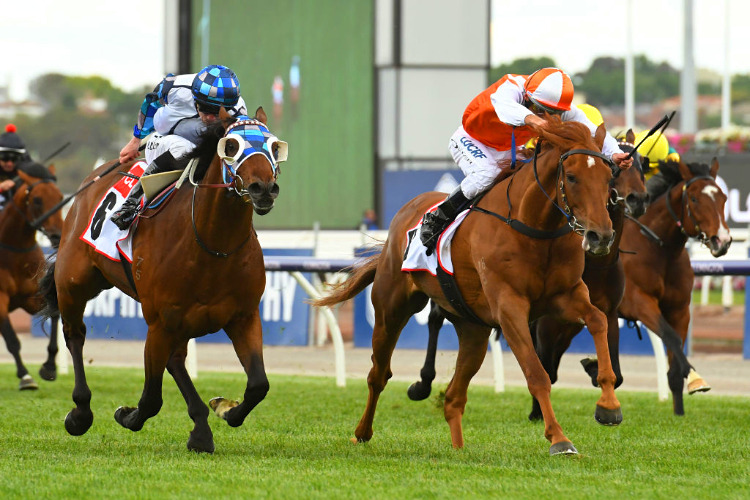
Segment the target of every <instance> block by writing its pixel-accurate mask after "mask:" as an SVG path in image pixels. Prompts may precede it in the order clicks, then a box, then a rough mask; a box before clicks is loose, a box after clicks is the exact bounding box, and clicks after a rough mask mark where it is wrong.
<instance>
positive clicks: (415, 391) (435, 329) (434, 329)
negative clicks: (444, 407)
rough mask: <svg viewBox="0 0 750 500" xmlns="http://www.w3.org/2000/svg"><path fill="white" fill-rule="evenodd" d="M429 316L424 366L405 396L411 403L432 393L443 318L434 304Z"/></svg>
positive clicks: (437, 306)
mask: <svg viewBox="0 0 750 500" xmlns="http://www.w3.org/2000/svg"><path fill="white" fill-rule="evenodd" d="M430 304H431V305H430V315H429V316H428V318H427V329H428V332H429V337H428V339H427V352H426V353H425V359H424V365H423V366H422V369H421V370H420V372H419V377H420V380H419V381H417V382H414V383H413V384H412V385H410V386H409V389H408V390H407V395H408V396H409V399H411V400H412V401H422V400H423V399H427V397H428V396H429V395H430V392H432V381H433V380H435V358H436V356H437V343H438V336H439V335H440V328H441V327H442V326H443V321H444V320H445V316H443V313H442V311H441V310H440V306H439V305H437V303H436V302H434V301H433V302H431V303H430Z"/></svg>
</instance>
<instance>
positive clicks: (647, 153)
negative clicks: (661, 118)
mask: <svg viewBox="0 0 750 500" xmlns="http://www.w3.org/2000/svg"><path fill="white" fill-rule="evenodd" d="M675 113H677V111H672V114H670V115H669V119H668V120H667V123H665V124H664V126H663V127H662V128H661V130H660V131H659V136H662V135H664V131H665V130H666V129H667V127H669V124H670V123H671V122H672V118H674V114H675ZM657 139H658V138H657ZM654 146H656V141H654V142H653V144H651V147H650V148H648V151H646V154H643V153H641V154H642V155H643V156H648V155H649V153H651V151H652V150H653V149H654Z"/></svg>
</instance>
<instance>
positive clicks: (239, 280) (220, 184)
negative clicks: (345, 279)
mask: <svg viewBox="0 0 750 500" xmlns="http://www.w3.org/2000/svg"><path fill="white" fill-rule="evenodd" d="M220 118H221V120H220V122H218V123H216V124H215V125H214V126H212V127H210V128H209V129H208V130H207V131H206V132H205V133H204V134H203V135H202V137H201V142H200V145H199V146H198V147H197V148H196V149H195V150H194V151H193V152H192V153H191V154H190V156H191V157H193V158H197V159H198V167H197V171H196V174H195V178H196V179H200V178H201V176H202V175H203V174H205V175H204V176H203V178H202V180H199V181H197V182H196V183H195V184H194V186H193V187H192V189H191V188H190V186H183V187H181V188H180V189H177V190H176V191H175V192H174V195H173V197H172V199H171V201H169V203H168V204H166V205H165V206H163V208H161V211H160V212H159V213H158V214H157V215H156V216H153V217H143V216H142V217H141V218H139V220H138V222H137V224H138V226H137V231H136V232H135V236H134V239H133V244H132V258H133V261H132V262H133V265H132V279H129V278H128V275H127V274H126V272H125V270H124V266H123V265H122V264H121V263H120V262H115V261H112V260H110V259H108V258H106V257H104V256H102V255H101V254H99V253H98V252H96V251H95V250H94V249H93V248H92V247H91V246H89V245H88V244H86V243H85V242H83V241H82V240H81V239H80V238H79V237H80V236H81V234H83V233H84V231H85V230H86V228H87V225H88V223H89V220H90V219H91V217H92V211H93V210H94V208H95V207H96V206H97V203H98V202H99V200H101V199H102V197H103V195H104V194H105V193H106V192H107V190H108V189H109V188H110V187H111V186H112V185H113V184H114V183H115V181H117V180H118V179H119V177H117V176H115V177H114V178H112V179H109V181H108V182H101V183H97V184H94V185H92V188H91V189H89V190H88V191H85V192H84V193H82V194H80V195H78V196H77V197H76V200H75V203H74V204H73V206H72V207H71V209H70V212H69V213H68V216H67V217H66V219H65V223H64V226H63V234H62V240H61V241H60V248H59V250H58V253H57V261H56V263H54V264H53V265H52V266H51V267H50V268H49V269H48V271H47V275H46V276H45V279H44V283H43V286H44V290H45V292H46V293H45V298H46V299H47V301H48V308H49V310H50V311H54V310H55V309H57V308H59V311H60V315H61V317H62V321H63V332H64V334H65V342H66V344H67V346H68V349H69V350H70V353H71V355H72V358H73V367H74V369H75V387H74V389H73V401H74V402H75V404H76V406H75V408H73V409H72V410H71V411H70V412H69V413H68V415H67V417H66V418H65V429H66V430H67V431H68V432H69V433H70V434H72V435H76V436H78V435H81V434H84V433H85V432H86V431H87V430H88V429H89V428H90V427H91V424H92V421H93V418H94V415H93V413H92V411H91V407H90V404H89V403H90V401H91V390H90V389H89V387H88V384H87V382H86V375H85V372H84V361H83V345H84V341H85V340H86V327H85V325H84V322H83V311H84V308H85V306H86V302H87V301H88V300H90V299H92V298H93V297H95V296H96V295H97V294H99V293H100V292H101V291H102V290H104V289H107V288H111V287H112V286H116V287H117V288H119V289H120V290H122V291H123V292H125V293H126V294H128V295H130V296H131V297H133V298H136V299H137V300H140V302H141V303H142V306H143V317H144V319H145V320H146V323H148V334H147V337H146V346H145V352H144V358H145V360H144V361H145V362H144V364H145V383H144V387H143V394H142V395H141V398H140V401H139V402H138V406H137V407H120V408H118V409H117V411H116V412H115V420H116V421H117V422H118V423H119V424H120V425H122V426H123V427H125V428H127V429H130V430H132V431H138V430H140V429H141V428H142V427H143V424H144V423H145V422H146V420H147V419H149V418H151V417H153V416H155V415H156V414H157V413H158V412H159V409H160V408H161V405H162V378H163V375H164V369H165V368H166V369H167V370H168V371H169V373H170V374H171V375H172V377H173V378H174V380H175V383H176V384H177V387H179V389H180V392H181V393H182V395H183V397H184V398H185V401H186V402H187V407H188V414H189V415H190V418H191V419H192V420H193V422H194V424H195V425H194V428H193V430H192V431H191V432H190V437H189V439H188V441H187V447H188V449H189V450H194V451H198V452H209V453H211V452H213V451H214V442H213V434H212V432H211V428H210V427H209V425H208V415H209V409H208V406H206V404H205V403H203V402H202V401H201V399H200V396H199V395H198V393H197V391H196V389H195V387H194V385H193V382H192V380H191V379H190V376H189V375H188V372H187V370H186V368H185V356H186V353H187V343H188V340H190V339H191V338H196V337H200V336H203V335H206V334H208V333H212V332H217V331H218V330H220V329H224V331H225V332H226V333H227V335H228V336H229V338H230V340H231V341H232V344H233V346H234V350H235V352H236V353H237V357H238V358H239V360H240V363H241V364H242V367H243V368H244V370H245V373H246V374H247V386H246V388H245V394H244V400H243V401H242V403H238V402H236V401H227V400H224V399H223V398H214V399H213V400H211V406H212V408H213V409H214V411H215V412H216V413H217V415H219V416H220V417H222V418H224V419H225V420H226V421H227V422H228V423H229V425H231V426H232V427H237V426H239V425H241V424H242V423H243V421H244V420H245V417H247V415H248V414H249V413H250V411H251V410H252V409H253V408H255V406H256V405H257V404H258V403H260V402H261V401H262V400H263V398H264V397H265V396H266V393H267V392H268V389H269V385H268V379H267V377H266V373H265V368H264V366H263V350H262V348H263V339H262V329H261V321H260V314H259V311H258V305H259V303H260V299H261V295H262V294H263V291H264V289H265V282H266V280H265V269H264V265H263V254H262V253H261V248H260V245H259V243H258V238H257V236H256V234H255V230H254V229H253V210H255V212H256V213H257V214H258V215H265V214H266V213H268V212H269V211H270V210H271V209H272V208H273V206H274V202H275V199H276V197H277V196H278V192H279V188H278V184H277V183H276V177H277V175H278V161H282V160H285V159H286V143H283V142H281V141H278V139H276V137H275V136H273V135H271V134H270V132H269V131H268V129H267V127H266V125H265V123H266V114H265V113H264V112H263V109H262V108H258V110H257V111H256V114H255V118H254V119H250V118H248V117H240V118H239V119H238V120H237V121H235V122H232V120H231V119H230V118H229V117H228V115H227V114H226V113H225V112H224V111H223V110H222V113H221V115H220ZM222 136H223V138H222ZM257 141H260V142H257ZM282 152H283V154H281V153H282ZM129 166H130V165H124V166H123V168H121V172H124V171H126V170H127V169H128V167H129ZM106 168H107V165H102V166H101V167H99V169H97V170H96V171H94V173H92V174H91V176H90V177H89V178H93V177H94V176H96V175H98V173H99V172H102V171H103V170H104V169H106ZM105 179H106V178H105ZM192 179H193V178H192V177H191V180H192ZM103 180H104V179H103ZM110 212H111V207H110ZM109 215H110V213H107V214H105V216H106V217H107V218H108V217H109ZM131 283H133V284H134V285H135V288H134V287H133V285H131ZM55 292H56V294H55ZM48 312H49V311H48Z"/></svg>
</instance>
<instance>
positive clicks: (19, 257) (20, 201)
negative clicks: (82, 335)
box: [0, 163, 62, 390]
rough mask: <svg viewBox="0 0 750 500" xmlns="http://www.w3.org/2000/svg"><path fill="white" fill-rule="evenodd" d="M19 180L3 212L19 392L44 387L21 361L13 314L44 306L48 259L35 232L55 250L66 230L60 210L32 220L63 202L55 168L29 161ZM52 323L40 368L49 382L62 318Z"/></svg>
mask: <svg viewBox="0 0 750 500" xmlns="http://www.w3.org/2000/svg"><path fill="white" fill-rule="evenodd" d="M18 177H19V178H20V181H21V184H20V185H19V186H18V187H17V188H16V189H15V191H14V193H13V195H12V197H10V199H9V200H8V201H7V203H6V204H5V207H4V208H3V209H2V211H0V331H1V332H2V335H3V338H4V339H5V345H6V346H7V347H8V352H10V353H11V355H12V356H13V359H14V360H15V362H16V376H17V377H18V378H19V379H20V382H19V389H21V390H24V389H37V388H38V387H39V386H38V385H37V383H36V381H34V379H33V377H32V376H31V375H30V374H29V371H28V370H27V369H26V366H24V364H23V361H22V360H21V343H20V342H19V340H18V336H17V335H16V332H15V330H14V329H13V326H12V325H11V323H10V320H9V319H8V314H9V313H10V312H11V311H14V310H16V309H19V308H20V309H23V310H25V311H26V312H27V313H29V314H36V313H38V312H39V311H40V310H41V309H42V306H43V305H44V301H43V300H42V298H41V297H40V296H39V283H38V278H39V276H38V275H39V274H40V273H42V272H43V271H44V262H45V259H44V253H43V252H42V249H41V248H40V247H39V245H38V244H37V241H36V232H37V230H40V231H42V232H43V233H44V234H45V235H46V236H47V237H48V238H49V240H50V242H51V243H52V244H53V246H54V245H56V244H57V242H58V241H59V240H60V234H61V231H62V216H61V215H60V212H55V213H54V214H52V215H50V216H49V217H47V218H46V219H45V220H44V221H43V222H42V223H41V225H40V226H37V225H36V224H34V222H33V221H35V220H36V219H37V218H38V217H39V216H41V215H42V214H43V213H46V212H47V211H48V210H49V209H50V208H52V207H53V206H55V205H56V204H57V203H58V202H59V201H60V200H62V193H61V192H60V189H59V188H58V187H57V184H55V182H54V181H55V167H53V166H51V167H50V168H49V169H47V168H45V167H44V166H42V165H40V164H37V163H27V164H25V165H21V167H19V169H18ZM52 320H53V321H52V330H51V332H50V337H49V344H48V346H47V361H46V362H45V363H44V364H43V365H42V367H41V369H40V370H39V374H40V375H41V377H42V378H43V379H44V380H55V378H56V377H57V370H56V365H55V355H56V354H57V351H58V347H57V333H56V332H57V317H53V318H52Z"/></svg>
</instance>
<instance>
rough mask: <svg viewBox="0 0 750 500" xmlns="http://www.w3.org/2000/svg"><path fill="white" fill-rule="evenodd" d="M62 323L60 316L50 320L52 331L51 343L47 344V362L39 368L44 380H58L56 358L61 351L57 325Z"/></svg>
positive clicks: (50, 334) (50, 335)
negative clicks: (58, 342)
mask: <svg viewBox="0 0 750 500" xmlns="http://www.w3.org/2000/svg"><path fill="white" fill-rule="evenodd" d="M59 322H60V316H53V317H52V319H51V320H50V324H51V325H52V326H51V329H50V333H49V343H48V344H47V361H45V362H44V364H43V365H42V366H41V367H40V368H39V375H40V376H41V377H42V379H44V380H49V381H52V380H55V379H57V364H56V363H55V357H56V356H57V353H58V351H59V348H58V345H57V325H58V323H59Z"/></svg>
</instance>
